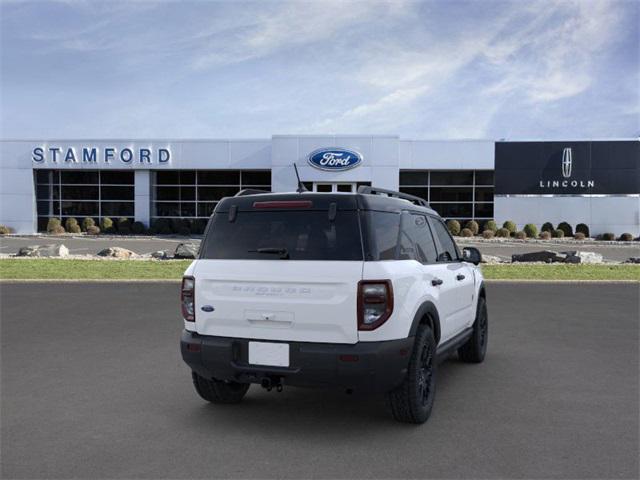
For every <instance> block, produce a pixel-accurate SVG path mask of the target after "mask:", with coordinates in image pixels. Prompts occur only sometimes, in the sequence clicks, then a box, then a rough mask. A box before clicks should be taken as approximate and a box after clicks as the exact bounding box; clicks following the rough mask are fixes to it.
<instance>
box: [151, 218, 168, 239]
mask: <svg viewBox="0 0 640 480" xmlns="http://www.w3.org/2000/svg"><path fill="white" fill-rule="evenodd" d="M149 232H150V233H152V234H154V235H171V233H173V232H172V231H171V225H170V224H169V220H167V219H166V218H158V219H156V220H154V221H153V222H152V223H151V228H150V229H149Z"/></svg>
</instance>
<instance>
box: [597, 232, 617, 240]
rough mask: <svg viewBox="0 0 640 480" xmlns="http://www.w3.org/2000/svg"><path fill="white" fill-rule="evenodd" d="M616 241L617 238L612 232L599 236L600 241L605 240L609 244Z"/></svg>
mask: <svg viewBox="0 0 640 480" xmlns="http://www.w3.org/2000/svg"><path fill="white" fill-rule="evenodd" d="M615 239H616V236H615V235H614V234H613V233H611V232H606V233H602V234H600V235H599V236H598V240H605V241H609V242H610V241H611V240H615Z"/></svg>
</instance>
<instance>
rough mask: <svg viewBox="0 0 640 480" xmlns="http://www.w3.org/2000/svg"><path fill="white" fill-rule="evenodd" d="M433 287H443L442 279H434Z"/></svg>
mask: <svg viewBox="0 0 640 480" xmlns="http://www.w3.org/2000/svg"><path fill="white" fill-rule="evenodd" d="M431 285H433V286H434V287H437V286H438V285H442V279H440V278H434V279H433V280H431Z"/></svg>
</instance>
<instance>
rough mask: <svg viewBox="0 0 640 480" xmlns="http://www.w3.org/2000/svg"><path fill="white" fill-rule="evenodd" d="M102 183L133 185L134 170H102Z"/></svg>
mask: <svg viewBox="0 0 640 480" xmlns="http://www.w3.org/2000/svg"><path fill="white" fill-rule="evenodd" d="M100 183H107V184H110V185H114V184H115V185H133V184H134V183H135V180H134V173H133V172H111V171H102V172H100Z"/></svg>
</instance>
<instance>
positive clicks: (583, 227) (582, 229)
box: [576, 223, 590, 237]
mask: <svg viewBox="0 0 640 480" xmlns="http://www.w3.org/2000/svg"><path fill="white" fill-rule="evenodd" d="M576 233H582V234H584V236H585V237H589V236H590V235H589V226H588V225H587V224H586V223H579V224H578V225H576Z"/></svg>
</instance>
